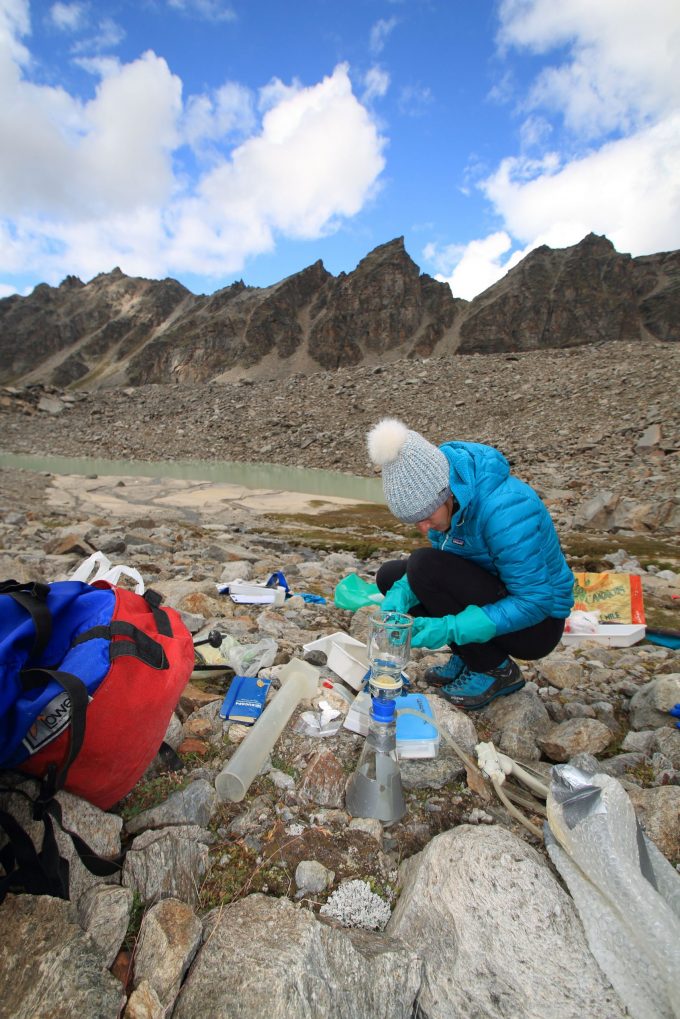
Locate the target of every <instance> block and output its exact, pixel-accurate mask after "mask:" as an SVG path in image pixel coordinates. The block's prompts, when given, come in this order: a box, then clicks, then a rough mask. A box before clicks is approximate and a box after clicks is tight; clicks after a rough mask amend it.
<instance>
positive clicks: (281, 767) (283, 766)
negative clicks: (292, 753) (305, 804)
mask: <svg viewBox="0 0 680 1019" xmlns="http://www.w3.org/2000/svg"><path fill="white" fill-rule="evenodd" d="M271 762H272V768H274V769H275V770H276V771H282V772H283V773H284V774H285V775H290V777H291V778H293V779H295V781H296V782H297V780H298V777H299V776H298V771H297V768H294V767H293V765H292V764H290V763H289V762H288V761H287V760H285V758H283V757H280V756H279V755H278V754H272V755H271Z"/></svg>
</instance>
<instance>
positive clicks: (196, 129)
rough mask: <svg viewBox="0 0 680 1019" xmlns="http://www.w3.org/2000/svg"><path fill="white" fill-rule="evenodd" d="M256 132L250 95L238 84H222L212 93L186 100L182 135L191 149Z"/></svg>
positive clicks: (247, 90) (230, 82)
mask: <svg viewBox="0 0 680 1019" xmlns="http://www.w3.org/2000/svg"><path fill="white" fill-rule="evenodd" d="M254 128H255V112H254V101H253V95H252V92H251V91H250V89H247V88H245V87H244V86H243V85H239V84H238V82H232V81H229V82H225V84H224V85H222V86H221V87H220V88H218V89H216V90H215V91H213V92H211V93H203V94H201V95H196V96H189V99H188V101H187V105H186V111H185V116H184V135H185V137H186V139H187V141H188V142H189V144H190V145H191V146H193V147H199V146H201V145H202V144H204V143H205V142H213V141H220V140H224V139H225V138H227V137H231V136H233V135H245V134H248V133H249V132H251V131H253V130H254Z"/></svg>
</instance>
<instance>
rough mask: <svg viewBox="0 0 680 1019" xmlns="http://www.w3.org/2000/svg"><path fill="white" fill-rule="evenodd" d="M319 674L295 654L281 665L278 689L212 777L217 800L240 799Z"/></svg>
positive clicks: (311, 694)
mask: <svg viewBox="0 0 680 1019" xmlns="http://www.w3.org/2000/svg"><path fill="white" fill-rule="evenodd" d="M319 676H320V670H319V669H315V668H314V666H313V665H310V664H309V662H302V661H300V659H299V658H293V659H292V660H291V661H290V662H289V663H288V664H287V665H286V666H284V668H283V669H282V670H281V673H280V678H281V689H280V690H279V691H278V693H277V694H276V695H275V696H274V697H273V698H272V700H271V701H270V702H269V704H268V705H267V707H266V708H265V709H264V711H263V712H262V714H261V715H260V717H259V718H258V720H257V721H256V722H255V725H254V726H253V727H252V729H251V730H250V732H249V733H248V735H247V736H246V738H245V739H244V740H243V743H241V745H240V746H239V747H238V749H237V750H236V752H235V753H234V754H233V756H232V757H231V759H230V760H229V762H228V763H227V764H226V766H225V767H224V768H223V769H222V771H221V772H220V773H219V775H218V776H217V778H216V780H215V789H216V790H217V795H218V796H219V798H220V799H221V800H230V801H231V802H232V803H238V802H239V801H240V800H242V799H243V797H244V796H245V795H246V793H247V792H248V789H249V788H250V784H251V782H252V781H253V779H254V778H255V776H256V775H257V774H258V773H259V771H260V768H261V767H262V765H263V764H264V762H265V761H266V759H267V757H268V755H269V753H270V752H271V749H272V747H273V746H274V743H275V742H276V740H277V739H278V738H279V736H280V735H281V732H282V730H283V727H284V725H285V724H286V722H287V721H288V719H289V718H290V716H291V715H292V714H293V712H294V711H295V708H296V707H297V706H298V704H299V703H300V701H301V700H308V699H310V698H311V697H314V696H315V695H316V693H317V691H318V689H319Z"/></svg>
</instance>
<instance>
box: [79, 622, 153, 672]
mask: <svg viewBox="0 0 680 1019" xmlns="http://www.w3.org/2000/svg"><path fill="white" fill-rule="evenodd" d="M114 637H125V638H127V639H126V640H114V639H113V638H114ZM98 638H99V639H102V640H108V641H110V648H109V656H110V659H111V661H112V662H113V661H115V660H116V658H120V657H121V655H131V656H132V657H133V658H139V660H140V661H142V662H144V664H145V665H148V666H150V667H151V668H152V669H168V668H169V667H170V664H169V662H168V657H167V655H166V653H165V649H164V648H163V645H162V644H159V643H158V641H156V640H154V639H153V637H150V636H149V634H148V633H144V631H143V630H139V629H138V628H137V627H136V626H134V625H133V623H128V622H127V621H126V620H124V619H115V620H114V621H113V622H112V623H109V625H108V626H93V627H91V628H90V629H89V630H86V631H85V632H84V633H79V634H78V636H77V637H76V638H75V639H74V641H73V644H72V645H71V646H72V647H75V646H76V645H77V644H84V643H85V642H86V641H88V640H96V639H98Z"/></svg>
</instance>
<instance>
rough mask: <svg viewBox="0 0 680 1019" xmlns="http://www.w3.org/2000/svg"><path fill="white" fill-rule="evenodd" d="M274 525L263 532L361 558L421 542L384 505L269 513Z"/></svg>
mask: <svg viewBox="0 0 680 1019" xmlns="http://www.w3.org/2000/svg"><path fill="white" fill-rule="evenodd" d="M267 519H269V520H272V521H273V522H275V523H276V525H277V526H276V528H275V529H273V530H271V531H269V532H266V531H265V532H263V533H269V534H272V535H277V536H284V537H285V538H286V540H287V541H288V542H290V544H291V545H304V546H305V547H307V548H315V549H319V550H322V551H327V552H333V551H338V550H340V549H342V550H343V551H348V552H353V553H354V554H355V555H356V556H357V557H358V558H360V559H369V558H370V557H371V556H372V555H375V554H376V553H379V552H395V551H403V550H405V551H410V550H411V549H413V548H416V547H417V546H418V545H419V544H422V538H421V537H420V535H419V534H418V532H417V530H416V529H415V528H414V527H413V526H410V525H407V524H401V523H400V522H399V521H398V520H396V519H395V518H394V517H393V516H392V514H391V513H390V511H389V510H388V509H387V507H386V506H381V505H376V504H373V503H370V504H364V505H361V506H346V507H342V508H336V509H332V510H328V511H327V512H325V513H318V514H308V513H269V514H267Z"/></svg>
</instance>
